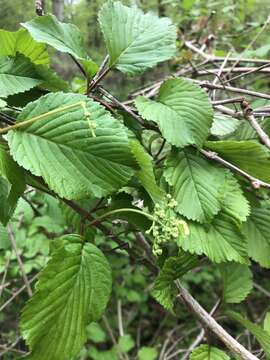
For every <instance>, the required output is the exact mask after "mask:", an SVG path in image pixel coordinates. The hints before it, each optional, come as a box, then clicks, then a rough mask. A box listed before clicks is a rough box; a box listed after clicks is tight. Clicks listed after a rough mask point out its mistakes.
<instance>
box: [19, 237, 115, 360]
mask: <svg viewBox="0 0 270 360" xmlns="http://www.w3.org/2000/svg"><path fill="white" fill-rule="evenodd" d="M59 242H60V243H61V244H62V246H59V247H58V248H57V250H56V251H55V252H54V253H53V254H52V257H51V259H50V260H49V262H48V264H47V265H46V267H45V269H44V270H43V271H42V273H41V275H40V278H39V281H38V283H37V285H36V290H35V293H34V295H33V297H32V298H31V299H30V300H29V301H28V303H27V305H26V306H25V308H24V310H23V313H22V317H21V332H22V335H23V337H24V339H25V340H26V342H27V344H28V345H29V346H30V349H31V354H30V356H29V357H28V359H31V360H45V359H46V360H49V359H50V360H69V359H71V358H73V357H74V356H75V355H76V354H77V352H78V351H79V350H80V349H81V347H82V345H83V343H84V342H85V340H86V327H87V325H88V324H89V323H91V322H92V321H96V320H97V319H99V318H100V316H101V315H102V313H103V312H104V310H105V308H106V305H107V302H108V299H109V296H110V292H111V285H112V279H111V270H110V266H109V264H108V262H107V260H106V258H105V257H104V255H103V254H102V252H101V251H100V250H99V249H98V248H97V247H96V246H95V245H93V244H90V243H84V242H83V239H81V238H80V237H79V236H78V235H66V236H64V237H63V238H61V240H60V239H59Z"/></svg>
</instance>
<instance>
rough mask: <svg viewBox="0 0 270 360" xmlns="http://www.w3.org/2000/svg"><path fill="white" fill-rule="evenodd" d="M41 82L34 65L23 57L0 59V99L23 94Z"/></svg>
mask: <svg viewBox="0 0 270 360" xmlns="http://www.w3.org/2000/svg"><path fill="white" fill-rule="evenodd" d="M42 82H43V79H42V77H41V76H40V75H39V73H38V72H37V70H36V67H35V65H34V64H32V63H31V62H30V60H29V59H27V58H26V57H24V56H23V55H17V56H16V57H1V58H0V97H7V96H9V95H13V94H18V93H20V92H24V91H26V90H29V89H32V88H33V87H35V86H37V85H39V84H41V83H42Z"/></svg>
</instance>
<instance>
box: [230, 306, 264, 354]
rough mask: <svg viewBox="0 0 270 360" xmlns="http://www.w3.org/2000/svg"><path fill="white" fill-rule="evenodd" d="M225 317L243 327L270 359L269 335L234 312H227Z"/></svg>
mask: <svg viewBox="0 0 270 360" xmlns="http://www.w3.org/2000/svg"><path fill="white" fill-rule="evenodd" d="M227 315H228V316H229V317H230V318H232V319H233V320H235V321H238V322H239V323H240V324H241V325H242V326H244V327H245V328H246V329H247V330H248V331H249V332H251V334H252V335H254V336H255V338H256V339H257V341H258V342H259V344H260V345H261V347H262V348H263V350H264V352H265V354H266V357H267V359H269V358H270V334H269V333H268V332H267V331H266V330H264V329H263V328H262V327H261V326H259V325H257V324H254V323H253V322H251V321H250V320H248V319H245V318H244V317H243V316H242V315H240V314H238V313H237V312H235V311H228V312H227Z"/></svg>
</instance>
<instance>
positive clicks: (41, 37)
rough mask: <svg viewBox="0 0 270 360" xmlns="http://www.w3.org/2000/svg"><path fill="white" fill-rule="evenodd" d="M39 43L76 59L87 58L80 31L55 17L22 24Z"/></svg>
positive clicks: (43, 17)
mask: <svg viewBox="0 0 270 360" xmlns="http://www.w3.org/2000/svg"><path fill="white" fill-rule="evenodd" d="M22 26H23V27H25V28H26V29H27V30H28V31H29V32H30V34H31V36H32V37H33V38H34V39H35V40H36V41H38V42H41V43H45V44H48V45H50V46H52V47H54V48H55V49H56V50H58V51H61V52H64V53H68V54H70V55H72V56H74V57H75V58H76V59H79V58H87V53H86V51H85V48H84V44H83V39H82V35H81V32H80V30H79V29H78V28H77V27H76V26H75V25H73V24H65V23H61V22H60V21H58V20H57V18H56V17H55V16H54V15H50V14H49V15H44V16H38V17H36V18H35V19H34V20H31V21H28V22H26V23H23V24H22Z"/></svg>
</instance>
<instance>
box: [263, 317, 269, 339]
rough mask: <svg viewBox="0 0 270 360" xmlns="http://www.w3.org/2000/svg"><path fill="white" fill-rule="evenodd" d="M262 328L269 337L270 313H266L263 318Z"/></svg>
mask: <svg viewBox="0 0 270 360" xmlns="http://www.w3.org/2000/svg"><path fill="white" fill-rule="evenodd" d="M263 328H264V330H265V331H267V332H268V334H269V335H270V312H268V313H266V316H265V318H264V323H263Z"/></svg>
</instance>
